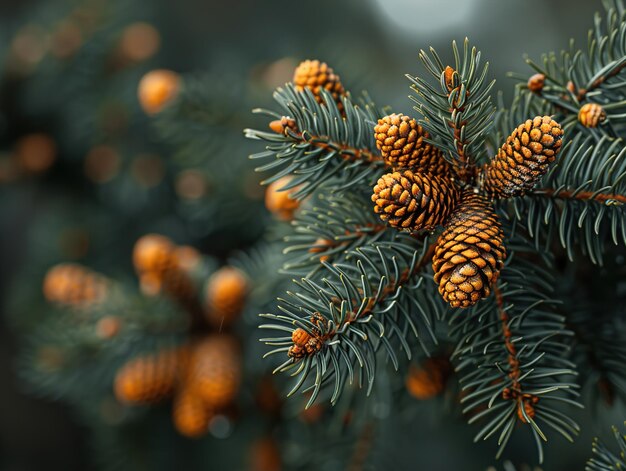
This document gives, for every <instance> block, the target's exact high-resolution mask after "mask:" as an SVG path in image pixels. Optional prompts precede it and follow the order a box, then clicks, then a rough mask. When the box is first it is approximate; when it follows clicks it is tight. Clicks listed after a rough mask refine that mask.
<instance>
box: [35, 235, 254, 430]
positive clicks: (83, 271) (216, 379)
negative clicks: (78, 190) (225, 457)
mask: <svg viewBox="0 0 626 471" xmlns="http://www.w3.org/2000/svg"><path fill="white" fill-rule="evenodd" d="M201 257H202V256H201V254H200V253H199V252H197V251H196V250H195V249H194V248H192V247H189V246H177V245H176V244H174V243H173V242H172V241H171V240H170V239H168V238H167V237H164V236H162V235H158V234H148V235H146V236H143V237H142V238H140V239H139V240H138V241H137V243H136V244H135V248H134V251H133V264H134V266H135V269H136V271H137V273H138V275H139V281H140V286H141V290H142V291H143V293H144V294H145V295H147V296H155V295H165V296H168V297H170V298H172V299H174V300H176V301H178V302H179V303H181V306H182V307H185V308H189V309H191V310H193V309H195V308H196V307H197V308H198V311H199V312H198V313H199V314H201V315H202V319H201V320H202V321H203V326H202V335H200V336H198V335H194V336H193V338H192V339H191V340H190V341H189V342H188V343H186V344H185V345H182V346H179V347H175V348H169V349H162V350H158V351H156V352H153V353H149V354H144V355H139V356H136V357H133V358H130V359H129V360H128V362H126V363H125V364H124V365H122V367H121V368H120V369H119V370H118V371H117V374H116V377H115V384H114V391H115V395H116V397H117V399H118V400H119V401H120V402H122V403H125V404H129V405H135V404H154V403H157V402H160V401H162V400H164V399H166V398H169V397H173V399H174V401H173V402H174V405H173V421H174V424H175V426H176V428H177V430H178V431H179V432H180V433H181V434H182V435H185V436H188V437H200V436H202V435H204V434H205V433H206V432H207V430H208V429H209V427H210V423H211V421H212V419H213V418H214V417H215V416H216V415H217V414H219V413H221V412H222V411H227V410H228V409H229V408H230V407H231V406H232V404H233V402H234V399H235V397H236V395H237V393H238V392H239V386H240V383H241V375H242V371H241V370H242V362H241V352H240V348H239V344H238V341H237V339H236V337H234V336H233V335H232V334H229V333H226V330H227V329H228V328H229V327H231V326H232V325H233V324H234V322H235V321H236V320H237V319H238V317H239V315H240V314H241V311H242V310H243V308H244V305H245V302H246V299H247V293H248V290H249V283H248V280H247V278H246V277H245V275H244V274H243V273H242V272H241V271H240V270H238V269H237V268H234V267H232V266H224V267H222V268H220V269H218V270H216V271H215V272H214V273H213V274H212V275H211V276H209V277H208V279H206V282H205V284H204V292H203V296H202V298H203V301H202V305H201V306H196V305H195V303H194V301H197V297H198V289H197V285H198V281H204V278H203V277H202V276H201V274H196V271H197V269H198V266H199V265H201V263H200V262H201ZM196 275H198V276H200V280H198V279H196V278H198V276H196ZM117 288H118V287H117V285H116V284H115V282H114V281H113V280H111V279H109V278H107V277H106V276H104V275H101V274H100V273H97V272H95V271H93V270H90V269H88V268H86V267H83V266H81V265H78V264H72V263H62V264H59V265H55V266H54V267H52V268H51V269H50V270H49V271H48V273H47V274H46V276H45V278H44V281H43V293H44V296H45V298H46V299H47V300H48V301H49V302H51V303H53V304H56V305H58V306H60V307H64V308H67V309H71V310H73V311H77V312H81V313H83V314H84V315H83V316H82V319H84V320H85V322H90V321H93V322H94V328H95V332H96V335H97V336H98V337H99V338H101V339H102V340H111V339H113V338H114V337H116V336H117V335H118V334H119V333H120V332H121V331H122V330H123V329H126V328H132V327H131V326H125V325H124V322H123V313H120V315H119V316H118V315H113V314H107V315H106V316H104V317H101V318H99V319H98V318H97V316H95V317H94V316H90V315H89V314H90V310H91V309H93V308H95V307H96V306H97V305H100V304H102V303H106V302H107V300H108V299H110V298H112V297H114V296H115V293H116V289H117ZM189 314H190V316H191V317H193V315H194V312H193V311H190V312H189ZM192 320H193V319H192ZM211 331H213V332H211ZM216 331H217V332H216Z"/></svg>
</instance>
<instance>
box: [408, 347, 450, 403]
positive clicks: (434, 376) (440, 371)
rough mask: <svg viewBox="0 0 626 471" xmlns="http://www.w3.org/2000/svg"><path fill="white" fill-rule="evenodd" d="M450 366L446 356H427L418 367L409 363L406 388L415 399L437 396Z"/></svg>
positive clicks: (442, 388)
mask: <svg viewBox="0 0 626 471" xmlns="http://www.w3.org/2000/svg"><path fill="white" fill-rule="evenodd" d="M451 369H452V367H451V365H450V361H449V360H448V359H447V358H446V357H433V358H427V359H426V360H425V361H424V362H423V363H422V364H421V365H419V367H417V366H414V365H411V368H410V369H409V374H408V375H407V377H406V382H405V384H406V388H407V390H408V392H409V394H411V396H413V397H414V398H416V399H420V400H425V399H431V398H433V397H435V396H438V395H439V394H441V393H442V392H443V390H444V389H445V387H446V382H447V380H448V376H449V374H450V371H451Z"/></svg>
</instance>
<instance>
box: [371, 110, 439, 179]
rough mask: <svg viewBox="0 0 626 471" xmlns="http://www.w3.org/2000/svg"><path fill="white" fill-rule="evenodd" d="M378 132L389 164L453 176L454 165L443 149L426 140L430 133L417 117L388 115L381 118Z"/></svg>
mask: <svg viewBox="0 0 626 471" xmlns="http://www.w3.org/2000/svg"><path fill="white" fill-rule="evenodd" d="M374 135H375V137H376V147H378V149H380V152H381V154H382V156H383V158H384V159H385V163H386V164H387V165H388V166H390V167H393V168H394V169H404V168H408V169H411V170H415V171H418V172H420V173H430V174H435V175H440V176H450V174H451V171H450V164H448V162H446V160H445V159H444V157H443V153H442V152H441V151H440V150H439V149H437V148H436V147H433V146H432V145H431V144H429V143H428V142H426V141H425V139H428V138H429V137H430V135H429V134H428V132H426V131H425V130H424V129H423V128H422V127H421V126H420V125H419V124H417V121H416V120H415V119H411V118H409V117H408V116H405V115H403V114H392V115H389V116H385V117H384V118H381V119H379V120H378V124H377V125H376V126H375V127H374Z"/></svg>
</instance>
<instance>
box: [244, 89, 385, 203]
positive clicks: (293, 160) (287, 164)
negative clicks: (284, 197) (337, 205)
mask: <svg viewBox="0 0 626 471" xmlns="http://www.w3.org/2000/svg"><path fill="white" fill-rule="evenodd" d="M320 93H321V96H322V98H323V100H320V101H322V103H319V102H318V101H317V100H316V99H315V96H314V95H313V93H312V92H311V91H310V90H309V89H304V90H303V91H301V92H299V91H296V89H295V88H294V87H293V86H292V85H290V84H288V85H286V86H285V88H279V89H278V90H277V91H276V92H275V93H274V98H275V100H276V101H277V102H278V104H279V105H280V107H281V111H280V113H275V112H272V111H268V110H261V109H258V110H255V112H257V113H263V114H265V115H268V116H270V117H273V118H275V119H278V120H281V121H284V122H285V125H281V126H280V127H279V126H278V125H276V126H274V127H275V128H276V129H277V130H279V131H280V132H279V133H276V132H272V133H270V132H264V131H257V130H252V129H246V130H245V131H244V132H245V135H246V137H248V138H251V139H261V140H264V141H267V142H268V143H269V144H268V145H267V147H266V151H265V152H261V153H258V154H254V155H252V156H251V158H252V159H269V160H270V162H268V163H267V164H265V165H262V166H260V167H258V168H257V171H260V172H263V171H270V170H271V171H273V172H274V174H273V175H272V176H270V177H269V178H267V179H266V180H265V182H264V183H272V182H274V181H276V180H278V179H279V178H281V177H283V176H285V175H293V176H294V178H293V179H292V181H291V182H290V184H289V186H288V187H287V188H286V189H289V188H296V187H297V190H295V191H294V192H293V194H292V197H294V198H298V199H301V198H304V197H306V196H308V195H310V194H311V193H312V192H313V191H314V190H315V189H316V188H318V187H319V186H321V185H323V184H326V185H328V186H329V187H330V188H331V189H332V190H336V191H339V190H345V189H347V188H350V187H353V186H354V185H357V184H363V183H366V184H369V183H371V182H372V181H373V179H374V178H375V176H376V174H377V172H378V170H379V169H380V168H382V167H383V166H384V162H383V160H382V157H380V155H379V154H378V151H377V149H376V144H375V142H374V136H373V133H372V131H371V130H372V127H373V124H372V123H374V122H376V121H377V120H378V119H379V118H380V117H382V116H383V112H382V111H381V110H378V109H377V108H376V106H375V105H374V104H373V103H371V102H369V101H366V100H365V99H364V100H362V107H361V106H358V105H356V104H353V103H352V101H351V100H350V98H349V97H343V99H342V102H341V103H342V110H340V109H339V107H338V105H337V103H336V102H335V101H334V100H333V98H332V96H331V95H330V93H328V92H327V91H326V90H324V89H322V90H321V92H320ZM333 179H335V182H334V183H332V181H333Z"/></svg>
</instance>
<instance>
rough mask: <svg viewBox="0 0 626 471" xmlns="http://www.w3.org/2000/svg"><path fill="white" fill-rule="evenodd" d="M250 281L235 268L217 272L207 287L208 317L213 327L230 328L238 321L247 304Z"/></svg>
mask: <svg viewBox="0 0 626 471" xmlns="http://www.w3.org/2000/svg"><path fill="white" fill-rule="evenodd" d="M247 294H248V280H247V279H246V276H245V275H244V274H243V273H242V272H241V271H240V270H238V269H236V268H234V267H228V266H227V267H223V268H220V269H219V270H217V271H216V272H215V273H214V274H213V275H211V277H210V278H209V281H208V282H207V285H206V317H207V319H208V320H209V322H210V323H211V324H212V325H215V326H222V325H225V326H228V325H230V324H232V322H233V321H234V320H235V319H237V317H238V316H239V314H241V311H242V310H243V307H244V305H245V302H246V296H247Z"/></svg>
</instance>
